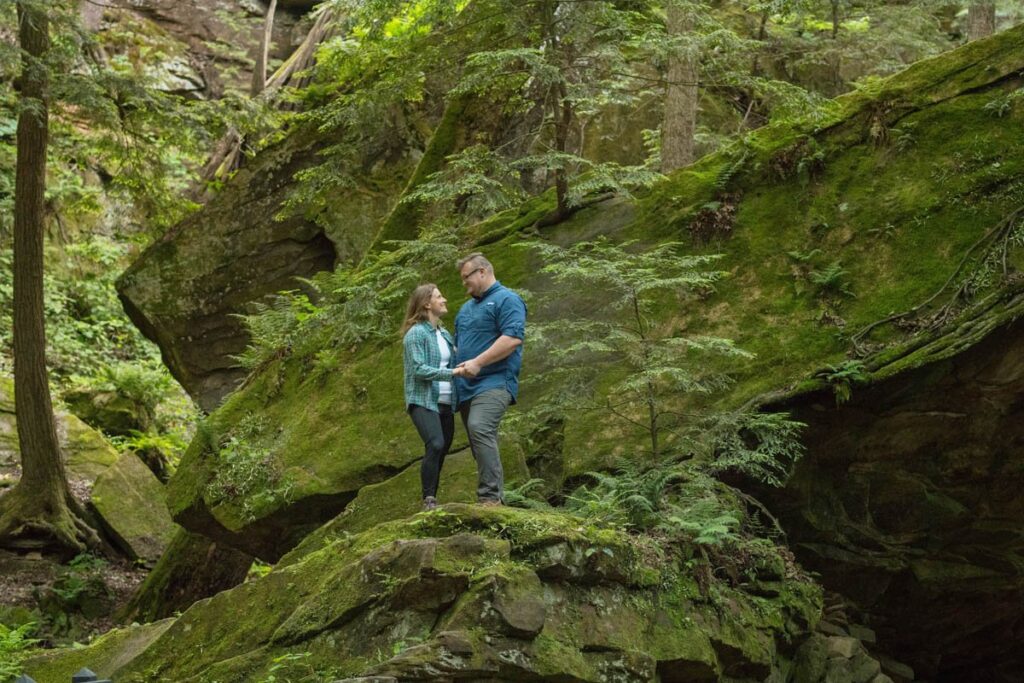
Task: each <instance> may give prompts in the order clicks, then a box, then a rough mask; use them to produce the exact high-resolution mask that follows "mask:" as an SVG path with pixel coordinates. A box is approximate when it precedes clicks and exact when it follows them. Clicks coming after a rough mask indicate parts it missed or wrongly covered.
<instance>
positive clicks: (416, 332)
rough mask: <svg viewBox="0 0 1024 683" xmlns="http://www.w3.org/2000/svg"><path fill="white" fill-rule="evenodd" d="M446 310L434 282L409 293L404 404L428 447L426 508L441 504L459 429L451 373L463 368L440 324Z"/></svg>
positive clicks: (424, 481)
mask: <svg viewBox="0 0 1024 683" xmlns="http://www.w3.org/2000/svg"><path fill="white" fill-rule="evenodd" d="M447 312H448V301H447V300H446V299H445V298H444V296H442V294H441V291H440V290H439V289H438V288H437V287H436V286H435V285H433V284H425V285H420V286H419V287H417V288H416V289H415V290H413V293H412V296H410V297H409V305H408V306H407V307H406V312H405V322H404V323H403V325H402V334H403V335H404V336H403V340H402V345H403V346H404V347H405V406H406V410H408V412H409V416H410V417H411V418H412V423H413V424H414V425H416V431H418V432H419V435H420V438H421V439H423V446H424V448H425V452H424V454H423V463H422V465H420V480H421V481H422V484H423V509H424V510H433V509H434V508H435V507H437V484H438V481H439V480H440V478H441V466H442V465H443V464H444V456H445V455H447V453H448V449H449V448H451V445H452V434H453V433H454V431H455V415H454V413H453V407H454V406H457V405H458V401H457V399H456V396H455V383H454V382H452V378H453V377H458V376H460V375H461V374H462V369H461V368H453V367H452V365H453V364H454V360H455V343H454V341H453V340H452V336H451V335H450V334H449V333H448V331H447V330H445V329H444V328H443V327H441V316H443V315H444V314H446V313H447Z"/></svg>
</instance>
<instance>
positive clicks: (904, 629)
mask: <svg viewBox="0 0 1024 683" xmlns="http://www.w3.org/2000/svg"><path fill="white" fill-rule="evenodd" d="M989 317H991V316H989ZM978 325H982V326H984V320H976V321H974V322H973V323H971V326H972V327H973V326H978ZM959 334H960V331H954V332H953V333H951V334H950V335H948V336H947V338H940V339H938V340H937V341H935V342H934V343H933V344H932V345H931V346H932V347H935V348H937V349H938V351H933V350H930V349H929V348H927V347H926V348H923V349H921V351H919V352H918V353H919V354H920V355H923V356H927V355H929V352H930V351H931V352H932V353H933V355H934V356H936V357H937V358H938V360H935V361H934V362H930V363H925V364H920V365H917V364H915V363H913V362H910V363H909V365H910V366H911V369H905V370H902V371H900V372H898V373H895V374H891V376H888V377H887V378H886V379H884V380H882V381H879V382H876V383H874V384H871V385H870V386H867V387H863V388H854V390H853V397H852V399H851V400H850V401H849V402H847V403H845V404H843V405H841V406H837V405H836V402H835V400H834V397H833V396H832V394H831V392H824V391H819V392H813V393H810V394H806V395H803V396H800V397H796V398H793V399H791V400H790V401H789V402H787V403H785V404H783V405H781V406H774V407H782V408H787V409H790V410H792V411H793V413H794V415H795V417H796V418H797V419H799V420H802V421H804V422H806V423H807V424H808V425H809V426H808V429H807V432H806V444H807V446H808V452H807V455H806V456H805V457H804V459H803V460H802V461H801V462H800V463H799V465H798V467H797V470H796V472H795V474H794V476H793V478H792V479H791V481H790V482H789V484H788V486H787V487H786V489H785V490H784V491H780V492H775V493H773V492H771V491H763V492H760V495H762V496H763V497H764V498H765V499H766V500H768V501H769V504H770V507H771V508H772V509H773V510H774V511H775V512H776V513H777V514H778V515H779V517H780V520H781V521H782V524H783V526H784V527H785V528H786V531H787V533H788V534H789V541H790V543H791V545H792V546H793V548H794V550H795V551H796V553H797V555H798V557H799V559H800V560H801V562H802V563H803V564H804V565H805V566H807V567H809V568H810V569H812V570H814V571H817V572H820V574H821V576H822V580H823V583H824V584H825V586H826V587H827V588H830V589H833V590H835V591H837V592H839V593H841V594H843V595H844V596H845V597H847V598H848V599H850V600H851V601H852V602H853V603H854V605H855V606H856V608H858V609H859V610H861V611H862V612H863V615H864V618H865V621H866V623H868V624H869V625H870V626H871V627H872V628H874V629H875V630H876V631H877V632H878V636H879V643H880V644H881V645H882V647H883V648H885V649H888V650H889V651H890V652H891V653H892V654H894V655H896V656H898V657H899V658H900V659H903V660H905V661H907V662H908V663H910V664H911V665H912V666H913V667H914V670H915V672H916V673H917V674H918V676H919V677H922V678H925V679H927V680H935V681H958V682H959V681H964V682H967V681H986V682H993V681H1007V682H1010V681H1019V680H1020V672H1021V671H1024V647H1022V646H1024V608H1022V605H1024V536H1022V533H1021V530H1022V529H1024V498H1022V497H1021V495H1020V491H1021V490H1022V489H1024V402H1022V400H1021V396H1024V323H1022V322H1019V321H1012V322H1007V323H1005V324H1003V325H1001V326H998V327H995V328H994V329H990V330H988V334H987V335H986V336H984V337H983V338H982V339H980V340H979V341H977V342H976V343H975V344H974V345H973V346H971V347H969V348H967V349H966V350H962V351H961V352H959V353H957V354H953V355H947V354H944V353H943V352H942V348H943V347H948V345H949V338H955V337H957V336H958V335H959ZM909 360H910V361H913V359H912V358H911V359H909ZM879 374H880V375H883V376H884V375H887V374H890V373H887V372H886V369H885V368H883V369H882V370H881V371H880V373H879Z"/></svg>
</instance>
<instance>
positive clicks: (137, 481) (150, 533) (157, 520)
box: [90, 453, 175, 566]
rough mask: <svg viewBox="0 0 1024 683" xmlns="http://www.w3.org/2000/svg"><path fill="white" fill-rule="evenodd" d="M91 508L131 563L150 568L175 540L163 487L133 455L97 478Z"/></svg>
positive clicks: (172, 523)
mask: <svg viewBox="0 0 1024 683" xmlns="http://www.w3.org/2000/svg"><path fill="white" fill-rule="evenodd" d="M90 504H91V506H92V508H93V509H94V510H95V512H96V515H97V517H98V518H99V520H100V521H101V522H102V524H103V526H104V530H105V531H106V532H107V535H108V536H110V537H111V538H112V539H113V540H114V542H115V543H116V544H117V545H118V546H119V547H120V549H121V550H122V551H124V552H125V554H127V555H128V557H130V558H131V559H133V560H138V561H140V562H143V563H144V564H147V565H149V566H152V565H153V564H155V563H156V561H157V560H158V559H160V556H161V555H162V554H163V552H164V550H166V549H167V546H168V544H169V543H170V542H171V538H172V537H173V536H174V530H175V524H174V522H173V521H171V516H170V514H169V513H168V512H167V506H166V504H165V503H164V490H163V486H162V485H161V484H160V482H159V480H157V478H156V477H155V476H154V475H153V473H152V472H151V471H150V470H149V468H148V467H146V465H145V464H144V463H143V462H142V461H141V460H140V459H139V458H138V457H136V456H135V454H134V453H125V454H124V455H122V456H121V457H120V458H119V459H118V460H117V462H116V463H115V464H114V465H113V466H111V467H109V468H107V469H106V470H105V471H104V472H103V473H102V474H100V476H99V477H97V478H96V483H95V484H94V485H93V489H92V497H91V501H90Z"/></svg>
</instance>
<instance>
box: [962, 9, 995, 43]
mask: <svg viewBox="0 0 1024 683" xmlns="http://www.w3.org/2000/svg"><path fill="white" fill-rule="evenodd" d="M995 32H996V4H995V3H994V2H977V1H976V2H972V3H971V5H970V7H968V8H967V39H968V40H978V39H979V38H987V37H988V36H990V35H992V34H993V33H995Z"/></svg>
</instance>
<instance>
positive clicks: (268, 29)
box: [252, 0, 277, 97]
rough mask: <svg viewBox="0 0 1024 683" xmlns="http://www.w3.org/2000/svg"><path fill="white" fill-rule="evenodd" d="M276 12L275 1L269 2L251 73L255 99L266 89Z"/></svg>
mask: <svg viewBox="0 0 1024 683" xmlns="http://www.w3.org/2000/svg"><path fill="white" fill-rule="evenodd" d="M276 12H277V0H270V7H268V8H267V18H266V21H264V23H263V39H262V40H261V41H260V47H259V52H258V53H257V54H256V66H255V68H253V71H252V96H253V97H256V96H257V95H259V94H260V93H261V92H263V89H264V88H265V87H267V61H268V60H269V59H270V42H271V40H272V39H273V35H274V14H275V13H276Z"/></svg>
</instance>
